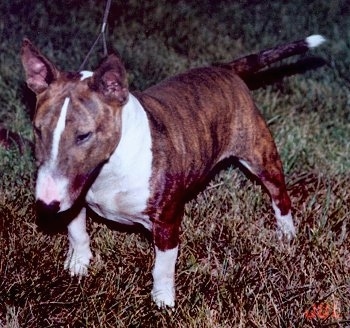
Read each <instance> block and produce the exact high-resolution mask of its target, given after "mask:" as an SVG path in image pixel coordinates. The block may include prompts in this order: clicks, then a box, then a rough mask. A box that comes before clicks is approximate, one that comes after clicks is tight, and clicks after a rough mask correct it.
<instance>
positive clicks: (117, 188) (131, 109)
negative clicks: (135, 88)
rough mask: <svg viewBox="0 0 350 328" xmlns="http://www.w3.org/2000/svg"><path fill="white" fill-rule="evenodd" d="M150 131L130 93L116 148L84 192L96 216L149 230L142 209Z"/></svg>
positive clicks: (149, 161)
mask: <svg viewBox="0 0 350 328" xmlns="http://www.w3.org/2000/svg"><path fill="white" fill-rule="evenodd" d="M151 173H152V151H151V133H150V128H149V124H148V119H147V115H146V113H145V111H144V110H143V108H142V106H141V104H140V103H139V102H138V100H137V99H136V98H135V97H134V96H132V95H131V94H130V98H129V101H128V103H127V104H126V105H125V106H124V108H123V112H122V135H121V139H120V142H119V145H118V146H117V148H116V150H115V151H114V153H113V154H112V156H111V158H110V159H109V161H108V162H107V163H106V164H105V165H104V166H103V168H102V170H101V172H100V174H99V175H98V177H97V179H96V180H95V182H94V183H93V184H92V186H91V188H90V190H89V191H88V193H87V196H86V201H87V204H88V205H89V206H90V207H91V209H92V210H94V211H95V212H96V213H97V214H98V215H100V216H102V217H105V218H106V219H109V220H113V221H116V222H120V223H123V224H134V223H140V224H142V225H143V226H144V227H145V228H147V229H151V228H152V224H151V221H150V219H149V217H148V216H147V215H145V214H144V211H145V209H146V207H147V202H148V199H149V197H150V178H151Z"/></svg>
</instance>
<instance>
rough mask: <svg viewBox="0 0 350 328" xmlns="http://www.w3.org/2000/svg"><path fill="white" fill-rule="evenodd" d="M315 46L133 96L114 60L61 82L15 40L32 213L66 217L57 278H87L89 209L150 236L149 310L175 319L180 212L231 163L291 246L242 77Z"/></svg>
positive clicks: (273, 160) (286, 205) (308, 42)
mask: <svg viewBox="0 0 350 328" xmlns="http://www.w3.org/2000/svg"><path fill="white" fill-rule="evenodd" d="M323 41H324V38H323V37H322V36H320V35H313V36H310V37H308V38H306V39H303V40H300V41H295V42H292V43H288V44H286V45H282V46H277V47H275V48H271V49H268V50H264V51H261V52H260V53H258V54H253V55H249V56H246V57H242V58H240V59H237V60H235V61H233V62H230V63H227V64H222V65H220V64H218V65H215V66H210V67H203V68H194V69H191V70H189V71H187V72H185V73H182V74H179V75H176V76H174V77H170V78H168V79H166V80H164V81H162V82H160V83H159V84H157V85H155V86H152V87H150V88H148V89H146V90H144V91H142V92H135V93H133V94H132V93H130V92H129V89H128V81H127V73H126V70H125V67H124V66H123V64H122V61H121V59H120V58H119V56H117V55H115V54H112V55H109V56H108V57H107V58H105V59H104V61H103V62H102V63H101V64H100V66H99V67H98V68H97V69H96V70H95V71H94V72H90V71H83V72H78V73H71V72H63V71H61V70H59V69H58V68H57V67H56V66H55V65H54V64H53V63H52V62H51V61H50V60H49V59H47V58H46V57H45V56H44V55H42V53H41V52H40V51H39V50H38V49H37V48H36V47H35V46H34V45H33V44H32V43H31V42H30V41H29V40H28V39H24V41H23V44H22V49H21V58H22V63H23V67H24V70H25V74H26V83H27V85H28V87H29V88H30V89H31V90H32V91H34V93H35V94H36V98H37V105H36V113H35V117H34V135H35V157H36V162H37V166H38V173H37V181H36V187H35V196H36V205H37V208H38V213H39V214H40V215H44V216H47V217H49V215H50V214H51V215H54V214H57V213H64V212H69V211H70V210H71V209H72V208H74V211H73V213H74V215H73V218H72V220H71V221H70V222H69V223H68V225H67V226H68V239H69V250H68V254H67V259H66V261H65V263H64V267H65V269H67V270H69V271H70V273H71V275H73V276H74V275H78V276H84V275H86V274H87V270H88V266H89V262H90V260H91V258H92V252H91V250H90V246H89V244H90V239H89V235H88V234H87V232H86V209H87V208H90V209H92V210H93V211H94V212H96V213H97V214H98V215H99V216H102V217H104V218H107V219H109V220H112V221H117V222H119V223H122V224H127V225H131V224H141V225H142V226H144V227H145V228H146V229H148V230H149V231H151V233H152V238H153V243H154V249H155V263H154V268H153V270H152V276H153V280H154V283H153V288H152V292H151V295H152V298H153V300H154V301H155V303H156V304H157V305H158V306H159V307H166V306H168V307H173V306H174V305H175V262H176V259H177V255H178V247H179V229H180V223H181V220H182V217H183V214H184V205H185V203H186V201H187V200H188V199H189V198H191V197H193V196H194V195H195V193H196V192H197V190H198V188H199V187H200V186H202V184H203V183H205V182H206V181H207V179H208V177H209V176H210V174H211V172H212V170H213V169H214V168H215V167H217V165H218V163H220V162H221V161H223V160H225V159H228V158H235V159H236V160H238V161H239V162H240V163H241V164H242V165H243V166H244V167H245V168H246V169H248V170H249V171H250V172H251V173H252V174H253V175H255V176H256V177H257V178H258V180H260V181H261V183H262V184H263V186H265V187H266V189H267V191H268V192H269V194H270V196H271V201H272V207H273V209H274V212H275V217H276V220H277V231H278V233H279V235H280V236H284V237H285V238H286V239H287V240H290V239H292V238H293V237H294V236H295V234H296V230H295V227H294V224H293V220H292V214H291V201H290V198H289V196H288V193H287V190H286V186H285V181H284V175H283V169H282V164H281V160H280V157H279V154H278V152H277V149H276V145H275V143H274V140H273V138H272V136H271V133H270V131H269V129H268V127H267V125H266V123H265V121H264V119H263V117H262V115H261V114H260V113H259V111H258V109H257V107H256V105H255V104H254V101H253V100H252V97H251V95H250V92H249V89H248V87H247V86H246V84H245V83H244V81H243V79H242V77H243V78H244V76H246V75H247V74H250V73H251V72H254V71H257V70H259V69H261V68H262V67H265V66H267V65H269V64H271V63H273V62H275V61H277V60H280V59H282V58H284V57H288V56H291V55H295V54H298V53H299V54H300V53H303V52H306V51H307V50H308V49H309V48H313V47H316V46H318V45H319V44H321V43H322V42H323Z"/></svg>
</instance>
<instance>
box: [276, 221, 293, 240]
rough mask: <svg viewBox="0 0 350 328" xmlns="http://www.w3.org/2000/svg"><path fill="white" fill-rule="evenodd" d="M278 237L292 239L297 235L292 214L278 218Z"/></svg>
mask: <svg viewBox="0 0 350 328" xmlns="http://www.w3.org/2000/svg"><path fill="white" fill-rule="evenodd" d="M276 233H277V237H278V239H279V240H282V239H286V240H287V241H291V240H292V239H294V238H295V236H296V231H295V227H294V224H293V220H292V216H291V215H285V216H284V217H283V218H282V219H280V220H277V232H276Z"/></svg>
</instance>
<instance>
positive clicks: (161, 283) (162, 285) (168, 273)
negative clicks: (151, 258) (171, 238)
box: [152, 246, 179, 307]
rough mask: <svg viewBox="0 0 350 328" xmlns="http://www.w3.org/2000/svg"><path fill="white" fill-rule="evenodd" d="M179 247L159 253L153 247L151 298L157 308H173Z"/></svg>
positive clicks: (158, 250) (159, 251)
mask: <svg viewBox="0 0 350 328" xmlns="http://www.w3.org/2000/svg"><path fill="white" fill-rule="evenodd" d="M178 249H179V247H178V246H177V247H175V248H173V249H169V250H166V251H161V250H160V249H159V248H158V247H157V246H155V264H154V268H153V272H152V274H153V289H152V298H153V300H154V302H155V303H156V304H157V305H158V307H165V306H169V307H174V306H175V263H176V259H177V254H178Z"/></svg>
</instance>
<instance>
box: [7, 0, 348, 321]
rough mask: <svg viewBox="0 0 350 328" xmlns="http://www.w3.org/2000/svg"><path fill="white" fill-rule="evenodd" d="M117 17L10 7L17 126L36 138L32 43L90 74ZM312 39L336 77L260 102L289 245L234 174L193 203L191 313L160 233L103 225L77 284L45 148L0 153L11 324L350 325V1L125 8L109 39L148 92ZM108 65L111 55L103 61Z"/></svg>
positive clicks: (285, 85)
mask: <svg viewBox="0 0 350 328" xmlns="http://www.w3.org/2000/svg"><path fill="white" fill-rule="evenodd" d="M103 11H104V2H103V1H92V0H91V1H62V0H61V1H55V2H53V1H49V2H46V1H35V2H34V1H5V0H2V1H1V2H0V13H1V14H0V15H1V16H2V17H1V19H0V38H1V42H0V48H1V51H0V63H1V66H0V90H1V91H0V122H1V123H2V124H3V126H5V127H7V128H8V129H10V130H11V131H14V132H17V133H20V134H21V136H22V137H25V138H28V139H32V130H31V119H32V116H33V106H32V97H31V95H30V93H29V92H28V91H27V90H26V88H25V83H24V74H23V70H22V67H21V65H20V57H19V49H20V44H21V40H22V38H23V37H24V36H27V37H29V38H30V39H31V40H32V41H33V42H34V43H35V44H37V45H38V47H39V48H41V49H42V50H43V52H44V53H45V54H47V55H48V56H49V57H51V58H53V59H54V60H55V62H56V63H57V65H58V66H59V67H61V68H63V69H67V70H76V69H77V68H78V67H79V65H80V63H81V62H82V60H83V58H84V57H85V55H86V53H87V51H88V49H89V47H90V45H91V44H92V42H93V40H94V39H95V37H96V34H97V33H98V31H99V29H100V24H101V20H102V15H103ZM313 33H321V34H323V35H324V36H325V37H327V39H328V42H327V43H326V44H325V45H323V46H322V47H321V48H319V49H316V50H314V51H313V52H312V53H310V55H313V56H320V57H322V58H323V59H325V60H326V61H327V62H328V63H329V65H328V66H324V67H322V68H319V69H317V70H313V71H309V72H307V73H305V74H303V75H296V76H292V77H289V78H285V79H283V80H282V81H278V83H276V84H274V85H271V86H267V87H264V88H261V89H258V90H256V91H254V92H253V95H254V98H255V99H256V102H257V103H258V105H259V107H260V108H261V110H262V112H263V114H264V116H265V117H266V119H267V121H268V122H269V125H270V128H271V130H272V132H273V134H274V135H275V138H276V142H277V145H278V148H279V150H280V153H281V157H282V160H283V163H284V166H285V171H286V179H287V184H288V189H289V191H290V194H291V198H292V201H293V211H294V217H295V222H296V225H297V228H298V236H297V238H296V239H295V240H294V241H293V242H292V243H291V244H290V245H284V244H281V243H280V242H279V241H278V240H276V238H275V235H274V218H273V215H272V211H271V208H270V201H269V199H268V196H267V195H266V194H265V193H264V192H263V191H262V190H261V188H260V186H258V185H256V184H254V183H253V182H251V181H249V180H247V179H246V178H245V177H244V175H243V174H242V173H241V172H240V171H239V170H238V169H237V168H234V167H231V168H229V169H227V170H225V171H223V172H221V173H220V174H218V175H217V176H216V177H215V179H214V180H213V181H212V182H211V183H210V184H209V186H208V187H207V188H206V189H205V190H204V191H203V192H202V193H200V194H199V195H198V197H197V198H196V199H195V200H193V201H192V202H190V203H189V204H188V205H187V206H186V213H185V219H184V221H183V224H182V234H181V249H180V256H179V259H178V264H177V276H176V281H177V283H176V285H177V305H176V308H175V309H174V311H172V310H159V309H157V307H156V306H155V305H154V304H153V303H152V301H151V297H150V291H151V285H152V279H151V278H152V277H151V269H152V265H153V249H152V244H151V243H150V241H149V240H148V238H147V236H146V235H145V234H143V233H138V232H132V233H130V232H125V231H122V230H120V229H119V230H118V229H110V228H109V226H107V225H106V224H105V223H104V222H97V221H94V220H89V226H88V229H89V232H90V235H91V237H92V248H93V252H94V261H93V263H92V266H91V270H90V275H89V276H88V277H86V278H83V279H81V280H80V281H79V280H78V279H77V278H71V277H70V276H69V274H68V273H67V272H64V270H63V261H64V258H65V253H66V251H67V246H68V245H67V239H66V236H65V234H64V233H57V234H47V233H44V232H42V231H40V230H39V229H38V227H37V225H36V223H35V211H34V206H33V203H34V197H33V191H34V184H35V167H34V160H33V155H32V153H31V151H30V149H28V150H26V151H25V153H24V154H21V153H20V152H19V151H18V150H17V149H16V147H15V146H14V147H12V148H11V149H8V150H5V149H1V148H0V327H10V328H12V327H13V328H14V327H16V328H17V327H26V328H27V327H215V328H219V327H321V326H323V327H350V279H349V275H350V242H349V240H350V236H349V227H350V192H349V185H350V173H349V172H350V83H349V78H348V73H349V67H350V43H349V42H350V5H349V4H348V1H346V0H338V1H325V0H320V1H308V2H305V1H301V0H295V1H283V2H282V1H261V2H260V1H231V2H228V1H215V4H214V2H211V1H201V2H198V1H192V0H189V1H165V0H160V1H145V3H142V2H140V1H136V0H133V1H131V0H130V1H116V0H114V1H113V6H112V11H111V15H110V19H109V25H108V42H109V44H110V45H111V46H112V47H114V48H116V49H118V51H119V52H120V54H121V55H122V57H123V59H124V61H125V64H126V66H127V68H128V72H129V81H130V84H131V88H132V90H134V89H144V88H146V87H147V86H149V85H152V84H154V83H156V82H157V81H160V80H161V79H163V78H165V77H166V76H169V75H173V74H176V73H177V72H181V71H184V70H186V69H188V68H190V67H196V66H199V65H205V64H209V63H212V62H219V61H229V60H231V59H233V58H235V57H239V56H242V55H244V54H248V53H250V52H254V51H257V50H259V49H263V48H266V47H270V46H273V45H275V44H278V43H280V42H287V41H291V40H295V39H300V38H303V37H305V36H307V35H310V34H313ZM100 58H101V49H98V51H96V52H95V54H94V55H93V57H92V58H91V61H90V63H89V66H91V67H94V65H96V63H97V62H98V60H99V59H100ZM297 59H298V58H295V59H292V60H290V61H288V62H293V61H295V60H297ZM317 311H318V312H317ZM315 314H318V315H315ZM327 314H329V316H328V317H327Z"/></svg>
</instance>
